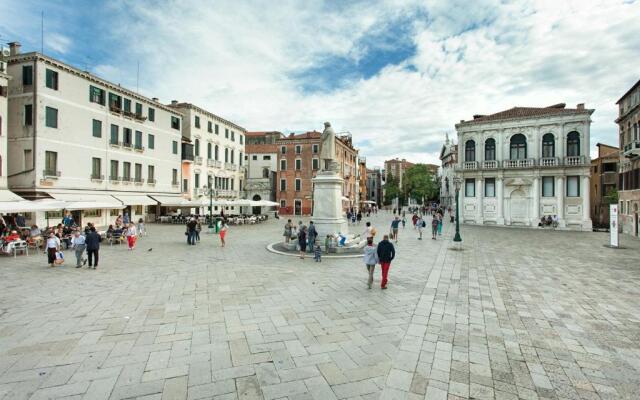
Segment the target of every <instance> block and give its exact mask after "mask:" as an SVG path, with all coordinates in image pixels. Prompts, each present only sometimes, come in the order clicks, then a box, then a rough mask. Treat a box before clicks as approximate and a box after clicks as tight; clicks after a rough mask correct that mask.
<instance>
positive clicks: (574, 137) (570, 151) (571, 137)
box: [567, 131, 580, 157]
mask: <svg viewBox="0 0 640 400" xmlns="http://www.w3.org/2000/svg"><path fill="white" fill-rule="evenodd" d="M579 155H580V134H579V133H578V132H576V131H572V132H569V134H568V135H567V157H573V156H579Z"/></svg>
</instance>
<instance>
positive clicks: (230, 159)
mask: <svg viewBox="0 0 640 400" xmlns="http://www.w3.org/2000/svg"><path fill="white" fill-rule="evenodd" d="M193 152H194V153H195V155H196V156H197V157H200V139H196V140H195V141H194V145H193ZM218 153H219V147H218V145H217V144H216V145H213V144H212V143H207V158H208V159H209V160H216V161H218V158H219V155H218ZM243 159H244V157H243V154H242V152H241V151H240V152H238V163H239V165H240V166H242V163H243ZM224 162H226V163H231V164H233V163H234V162H235V151H234V150H233V149H228V148H226V147H225V149H224Z"/></svg>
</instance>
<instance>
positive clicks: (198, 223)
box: [196, 217, 202, 242]
mask: <svg viewBox="0 0 640 400" xmlns="http://www.w3.org/2000/svg"><path fill="white" fill-rule="evenodd" d="M201 231H202V222H200V218H198V217H197V218H196V242H199V241H200V232H201Z"/></svg>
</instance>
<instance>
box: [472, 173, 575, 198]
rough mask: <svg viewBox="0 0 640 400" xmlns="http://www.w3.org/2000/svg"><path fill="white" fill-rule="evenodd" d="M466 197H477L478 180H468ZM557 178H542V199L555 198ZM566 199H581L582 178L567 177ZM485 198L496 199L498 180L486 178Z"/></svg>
mask: <svg viewBox="0 0 640 400" xmlns="http://www.w3.org/2000/svg"><path fill="white" fill-rule="evenodd" d="M464 183H465V184H464V196H465V197H476V180H475V179H473V178H467V179H465V182H464ZM555 191H556V185H555V177H553V176H543V177H542V188H541V194H542V197H555V195H556V193H555ZM565 195H566V197H580V177H579V176H567V179H566V190H565ZM484 197H496V179H495V178H485V179H484Z"/></svg>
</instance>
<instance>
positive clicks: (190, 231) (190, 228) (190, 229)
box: [187, 218, 197, 246]
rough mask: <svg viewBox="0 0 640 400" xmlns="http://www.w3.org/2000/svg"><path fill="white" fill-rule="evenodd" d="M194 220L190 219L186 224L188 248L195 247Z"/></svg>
mask: <svg viewBox="0 0 640 400" xmlns="http://www.w3.org/2000/svg"><path fill="white" fill-rule="evenodd" d="M196 225H197V223H196V219H195V218H191V219H190V220H189V222H187V244H188V245H190V246H195V245H196Z"/></svg>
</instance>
